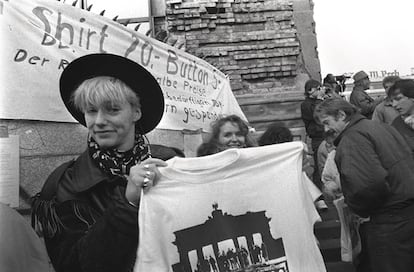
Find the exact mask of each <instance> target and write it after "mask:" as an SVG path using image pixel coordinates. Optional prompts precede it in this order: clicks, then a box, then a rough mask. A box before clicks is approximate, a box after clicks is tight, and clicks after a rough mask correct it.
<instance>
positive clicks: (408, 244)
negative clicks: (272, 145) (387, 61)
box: [315, 99, 414, 272]
mask: <svg viewBox="0 0 414 272" xmlns="http://www.w3.org/2000/svg"><path fill="white" fill-rule="evenodd" d="M315 118H316V119H317V120H318V122H320V123H321V124H322V125H323V126H324V128H325V130H334V131H335V132H336V133H337V135H338V136H337V138H336V139H335V142H334V143H335V145H336V146H337V148H336V156H335V162H336V164H337V166H338V170H339V172H340V179H341V185H342V191H343V194H344V197H345V202H346V203H347V204H348V206H349V207H350V208H351V209H352V210H353V212H355V213H356V214H358V215H359V216H361V217H366V218H368V217H369V222H367V223H364V224H362V225H361V228H360V235H361V243H362V253H361V256H360V257H361V259H360V261H361V263H360V264H359V266H358V267H357V271H375V272H382V271H384V272H385V271H387V272H391V271H398V272H402V271H404V272H409V271H414V260H413V258H412V257H413V256H414V235H413V233H414V160H413V158H412V156H411V152H410V149H409V148H408V146H407V144H406V142H405V141H404V139H403V138H402V136H401V135H400V134H399V133H398V132H397V131H396V130H395V129H394V128H392V127H391V126H388V125H386V124H380V123H378V122H375V121H371V120H368V119H367V118H366V117H364V116H362V115H361V114H359V113H358V112H357V110H356V109H355V108H354V107H353V106H352V105H351V104H349V103H348V102H346V101H344V100H343V99H327V100H324V101H323V102H322V103H320V104H319V105H318V106H317V107H316V109H315Z"/></svg>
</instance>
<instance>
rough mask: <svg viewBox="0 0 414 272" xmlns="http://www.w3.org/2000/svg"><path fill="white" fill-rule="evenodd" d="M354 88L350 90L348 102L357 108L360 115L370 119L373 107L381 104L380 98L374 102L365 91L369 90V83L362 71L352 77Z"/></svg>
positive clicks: (367, 77) (366, 75)
mask: <svg viewBox="0 0 414 272" xmlns="http://www.w3.org/2000/svg"><path fill="white" fill-rule="evenodd" d="M353 79H354V88H353V90H352V93H351V96H350V98H349V102H350V103H351V104H353V105H354V106H355V107H357V108H358V109H359V111H360V113H361V114H362V115H364V116H365V117H367V118H368V119H371V117H372V113H373V112H374V110H375V107H376V106H377V105H378V104H379V103H381V102H382V100H383V99H382V98H378V99H376V100H374V99H373V98H372V97H370V96H369V95H368V93H367V92H366V91H365V90H368V89H369V86H370V85H371V81H370V80H369V76H368V74H367V73H365V72H364V71H359V72H357V73H356V74H355V75H354V76H353Z"/></svg>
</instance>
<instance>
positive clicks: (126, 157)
mask: <svg viewBox="0 0 414 272" xmlns="http://www.w3.org/2000/svg"><path fill="white" fill-rule="evenodd" d="M88 148H89V154H91V156H92V160H93V161H94V162H95V163H96V164H97V165H98V166H99V167H100V168H101V169H102V170H103V171H104V172H105V173H108V174H110V175H113V176H121V177H123V176H125V175H128V174H129V170H130V169H131V167H132V166H134V165H136V164H138V163H140V162H141V161H143V160H145V159H147V158H149V157H151V154H150V152H149V148H148V145H147V144H145V141H144V138H143V137H142V135H140V134H136V135H135V144H134V147H133V148H132V149H130V150H128V151H119V150H117V149H101V148H100V147H99V145H98V143H97V142H96V141H95V139H93V138H92V137H89V138H88Z"/></svg>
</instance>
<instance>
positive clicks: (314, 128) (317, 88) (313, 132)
mask: <svg viewBox="0 0 414 272" xmlns="http://www.w3.org/2000/svg"><path fill="white" fill-rule="evenodd" d="M325 97H326V93H325V89H324V88H323V87H322V84H321V83H320V82H319V81H317V80H315V79H309V80H308V81H306V83H305V100H304V101H303V102H302V103H301V105H300V109H301V117H302V120H303V123H304V124H305V130H306V134H307V135H308V136H309V137H310V138H311V145H312V151H313V161H314V167H313V175H312V181H313V183H314V184H315V185H316V187H318V189H319V190H321V191H322V187H323V184H322V181H321V176H320V171H319V169H318V148H319V145H320V144H321V143H322V141H323V139H324V130H323V126H321V125H320V124H318V123H317V122H316V121H315V119H314V118H313V111H314V110H315V107H316V105H317V104H319V103H320V102H322V100H323V99H325ZM315 205H316V207H317V208H318V209H319V210H326V209H327V208H328V206H327V205H326V203H325V201H324V200H323V199H322V198H321V199H318V201H316V202H315Z"/></svg>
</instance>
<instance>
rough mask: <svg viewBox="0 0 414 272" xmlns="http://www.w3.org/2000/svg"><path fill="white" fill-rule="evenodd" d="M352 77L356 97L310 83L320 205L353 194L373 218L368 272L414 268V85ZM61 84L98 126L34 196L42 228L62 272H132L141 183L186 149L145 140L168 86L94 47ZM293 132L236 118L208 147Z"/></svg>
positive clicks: (306, 106)
mask: <svg viewBox="0 0 414 272" xmlns="http://www.w3.org/2000/svg"><path fill="white" fill-rule="evenodd" d="M353 79H354V89H353V91H352V94H351V97H350V103H349V102H347V101H346V100H345V99H344V98H342V97H341V96H340V92H341V86H340V84H339V85H338V84H336V83H335V82H334V81H335V80H334V79H333V78H332V77H328V76H327V78H326V80H324V84H321V83H320V82H319V81H317V80H314V79H310V80H308V81H307V82H306V84H305V90H304V91H305V100H304V101H303V103H302V105H301V116H302V119H303V122H304V124H305V129H306V133H307V135H308V136H309V138H310V140H311V144H310V146H311V152H312V154H313V160H314V162H313V173H312V177H311V180H312V181H313V183H314V185H316V187H317V189H318V190H320V192H323V194H322V193H319V194H318V196H319V197H317V198H316V199H315V205H316V206H317V208H319V209H325V208H326V203H325V201H324V198H332V199H335V198H338V197H341V196H343V197H344V198H345V202H346V204H347V205H348V206H349V207H350V209H351V210H352V212H354V213H355V214H356V215H358V216H360V217H361V218H365V219H367V220H366V221H364V223H363V224H361V227H360V230H359V231H360V235H361V243H362V250H361V252H360V254H359V258H358V261H357V262H355V265H356V268H357V271H367V272H369V271H387V272H389V271H399V272H404V271H406V272H408V271H410V272H411V271H414V260H413V258H412V257H413V256H414V235H412V233H413V232H414V158H413V152H414V81H413V80H411V79H400V78H398V77H386V78H385V79H384V81H383V85H384V89H385V91H386V97H385V99H373V98H371V97H370V96H369V95H368V94H367V93H366V90H367V89H368V88H369V84H370V81H369V77H368V75H367V74H366V73H365V72H363V71H360V72H358V73H356V74H355V75H354V77H353ZM60 92H61V97H62V100H63V102H64V104H65V106H66V108H67V110H68V111H69V112H70V113H71V114H72V116H73V117H74V118H75V119H76V120H78V122H79V123H80V124H82V125H84V126H85V127H87V129H88V131H89V136H88V139H87V149H86V150H85V152H84V153H83V154H81V155H80V156H79V157H78V158H77V159H76V160H73V161H70V162H67V163H64V164H62V165H61V166H59V167H58V168H57V169H56V170H54V171H53V173H52V174H51V175H50V176H49V178H48V179H47V180H46V182H45V184H44V186H43V188H42V190H41V192H40V193H38V194H37V195H36V196H35V197H34V199H33V214H32V222H33V225H34V227H35V228H36V230H37V231H38V232H39V233H42V236H43V238H44V240H45V245H46V249H47V253H48V257H49V258H50V260H51V262H52V264H53V267H54V269H55V271H56V272H63V271H131V269H132V268H133V266H134V262H135V259H136V251H137V247H138V242H139V241H138V240H139V239H138V238H139V237H138V231H137V230H138V229H139V226H138V209H139V203H140V196H141V191H142V190H144V191H145V190H150V189H151V187H152V186H154V185H155V184H156V182H157V180H158V179H159V176H160V172H159V169H158V168H159V167H164V166H166V163H165V160H167V159H169V158H171V157H174V156H184V154H183V153H182V152H181V151H180V150H178V149H176V148H171V147H167V146H153V145H150V144H148V140H147V139H146V137H145V134H146V133H148V132H150V131H152V130H153V129H154V128H155V127H156V126H157V124H158V123H159V121H160V120H161V117H162V115H163V111H164V99H163V94H162V91H161V88H160V86H159V84H158V83H157V81H156V79H155V78H154V77H153V76H152V75H151V74H150V73H149V72H148V71H147V70H145V69H144V68H143V67H142V66H140V65H139V64H137V63H135V62H133V61H131V60H129V59H127V58H123V57H120V56H116V55H111V54H91V55H86V56H83V57H80V58H78V59H76V60H74V61H73V62H71V63H70V64H69V65H68V66H67V67H66V69H65V70H64V71H63V73H62V75H61V78H60ZM371 118H372V120H370V119H371ZM292 140H293V136H292V134H291V132H290V129H289V128H287V127H284V126H280V125H277V124H273V125H271V126H269V128H268V130H267V131H265V132H264V133H263V135H262V136H261V137H260V138H259V139H255V137H254V136H253V135H252V134H251V133H250V130H249V126H248V123H247V122H246V121H244V120H243V119H242V118H240V117H239V116H236V115H229V116H225V117H223V118H220V119H219V120H217V121H216V122H214V123H213V124H212V130H211V135H210V138H209V140H208V141H206V142H205V143H203V144H202V145H200V146H199V147H198V149H197V155H198V156H206V155H211V154H215V153H218V152H221V151H224V150H227V149H230V148H248V147H253V146H259V145H260V146H265V145H269V144H279V143H284V142H290V141H292ZM305 150H306V148H305ZM305 158H306V156H305ZM306 167H309V163H307V162H306V160H304V170H305V168H306Z"/></svg>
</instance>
